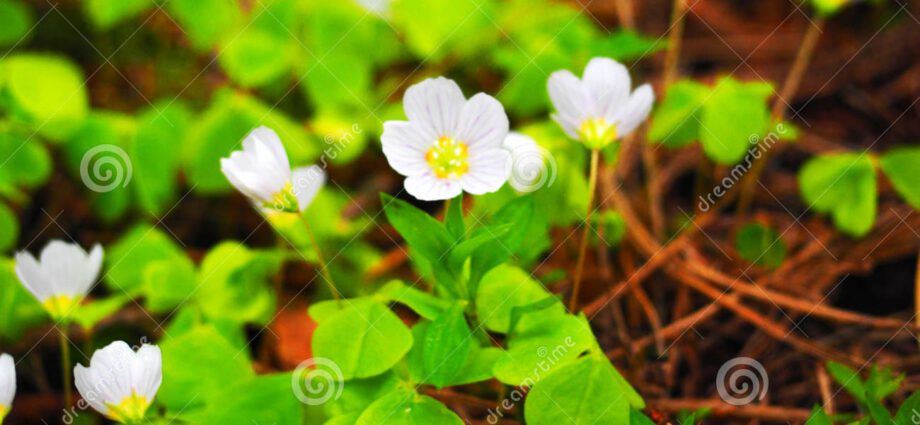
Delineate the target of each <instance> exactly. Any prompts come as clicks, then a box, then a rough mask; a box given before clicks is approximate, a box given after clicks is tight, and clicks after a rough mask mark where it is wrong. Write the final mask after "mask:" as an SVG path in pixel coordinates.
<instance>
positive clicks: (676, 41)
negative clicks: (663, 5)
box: [664, 0, 687, 88]
mask: <svg viewBox="0 0 920 425" xmlns="http://www.w3.org/2000/svg"><path fill="white" fill-rule="evenodd" d="M686 11H687V0H674V7H673V8H672V9H671V32H670V33H669V34H668V50H667V53H666V56H665V57H664V87H665V88H667V87H669V86H670V85H671V83H673V82H674V79H675V78H676V77H677V63H678V62H679V61H680V48H681V44H682V42H683V37H684V14H685V12H686Z"/></svg>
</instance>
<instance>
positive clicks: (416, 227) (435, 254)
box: [381, 193, 453, 264]
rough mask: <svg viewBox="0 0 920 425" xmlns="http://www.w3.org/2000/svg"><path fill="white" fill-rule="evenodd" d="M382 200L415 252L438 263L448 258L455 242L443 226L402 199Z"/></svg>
mask: <svg viewBox="0 0 920 425" xmlns="http://www.w3.org/2000/svg"><path fill="white" fill-rule="evenodd" d="M381 201H382V202H383V209H384V212H385V213H386V216H387V219H388V220H389V221H390V224H392V225H393V227H394V228H396V231H397V232H399V234H400V235H401V236H402V237H403V239H405V240H406V243H408V244H409V246H410V247H411V248H412V249H413V250H415V251H416V252H418V253H419V254H421V255H422V256H423V257H425V258H426V259H427V260H428V261H431V262H432V263H434V264H438V263H441V262H442V261H444V260H445V259H446V258H447V254H448V252H449V251H450V249H451V247H452V245H453V239H452V238H451V237H450V234H449V233H448V232H447V229H445V228H444V225H443V224H441V223H440V222H439V221H437V220H435V219H434V218H432V217H431V216H430V215H428V214H426V213H425V212H424V211H422V210H420V209H418V208H416V207H414V206H412V204H410V203H408V202H406V201H403V200H402V199H397V198H394V197H392V196H390V195H388V194H385V193H384V194H382V195H381Z"/></svg>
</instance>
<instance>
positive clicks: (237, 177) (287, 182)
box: [220, 127, 325, 212]
mask: <svg viewBox="0 0 920 425" xmlns="http://www.w3.org/2000/svg"><path fill="white" fill-rule="evenodd" d="M220 169H221V171H223V173H224V175H225V176H227V180H230V183H231V184H233V186H234V187H236V189H237V190H239V191H240V192H242V193H243V194H244V195H246V196H247V197H249V199H251V200H252V201H253V202H254V203H255V204H256V206H257V207H259V208H266V209H274V210H279V211H285V212H303V210H305V209H307V207H308V206H309V205H310V202H311V201H313V197H315V196H316V193H317V192H319V189H320V188H321V187H322V186H323V183H324V182H325V173H323V171H322V169H320V168H319V167H316V166H313V167H303V168H298V169H296V170H294V171H291V164H290V163H289V162H288V156H287V152H285V150H284V145H282V144H281V139H279V138H278V135H277V134H275V132H274V131H273V130H271V129H270V128H268V127H259V128H257V129H255V130H252V131H251V132H250V133H249V134H248V135H246V138H245V139H244V140H243V150H241V151H234V152H233V153H231V154H230V157H229V158H221V160H220ZM295 182H296V184H295Z"/></svg>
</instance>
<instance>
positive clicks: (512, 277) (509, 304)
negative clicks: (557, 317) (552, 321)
mask: <svg viewBox="0 0 920 425" xmlns="http://www.w3.org/2000/svg"><path fill="white" fill-rule="evenodd" d="M551 295H552V294H551V293H550V292H549V291H547V290H546V288H544V287H543V284H541V283H540V282H538V281H536V280H534V279H533V278H532V277H531V276H530V275H529V274H528V273H527V272H525V271H524V270H522V269H520V268H517V267H514V266H511V265H501V266H498V267H496V268H494V269H492V270H491V271H489V272H488V273H486V275H485V276H484V277H483V278H482V283H481V284H480V286H479V292H478V293H477V294H476V309H477V312H478V315H479V320H480V321H481V322H482V323H483V325H484V326H485V328H486V329H489V330H491V331H495V332H501V333H507V332H508V331H509V328H510V325H511V313H512V310H513V309H514V308H515V307H521V306H525V305H529V304H532V303H535V302H538V301H541V300H544V299H546V298H547V297H550V296H551ZM564 311H565V309H564V307H563V306H562V304H561V303H556V305H554V306H553V307H552V309H551V310H550V311H549V312H548V313H562V312H564Z"/></svg>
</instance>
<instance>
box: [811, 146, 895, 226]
mask: <svg viewBox="0 0 920 425" xmlns="http://www.w3.org/2000/svg"><path fill="white" fill-rule="evenodd" d="M875 179H876V176H875V167H874V166H873V164H872V160H871V159H870V158H869V156H867V155H866V154H857V153H844V154H836V155H824V156H817V157H814V158H812V159H810V160H809V161H808V162H807V163H805V166H804V167H802V169H801V170H799V188H800V190H801V191H802V196H803V197H804V198H805V201H807V202H808V203H809V205H810V206H811V207H813V208H814V209H815V211H818V212H820V213H825V214H830V215H831V217H832V218H833V220H834V225H836V226H837V228H838V229H840V230H841V231H843V232H844V233H846V234H848V235H850V236H855V237H861V236H864V235H865V234H866V233H868V232H869V231H870V230H872V225H873V224H875V211H876V205H877V203H878V199H877V188H876V182H875Z"/></svg>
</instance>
